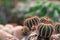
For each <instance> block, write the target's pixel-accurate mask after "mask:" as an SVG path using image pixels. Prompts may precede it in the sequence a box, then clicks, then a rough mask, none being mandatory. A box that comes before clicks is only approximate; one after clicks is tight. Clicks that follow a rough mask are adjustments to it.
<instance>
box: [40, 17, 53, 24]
mask: <svg viewBox="0 0 60 40" xmlns="http://www.w3.org/2000/svg"><path fill="white" fill-rule="evenodd" d="M40 23H50V24H53V21H52V19H50V18H49V17H41V18H40Z"/></svg>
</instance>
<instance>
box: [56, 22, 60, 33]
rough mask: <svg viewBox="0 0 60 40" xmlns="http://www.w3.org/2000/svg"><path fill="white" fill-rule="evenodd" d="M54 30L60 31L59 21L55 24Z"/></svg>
mask: <svg viewBox="0 0 60 40" xmlns="http://www.w3.org/2000/svg"><path fill="white" fill-rule="evenodd" d="M55 32H56V33H60V23H56V24H55Z"/></svg>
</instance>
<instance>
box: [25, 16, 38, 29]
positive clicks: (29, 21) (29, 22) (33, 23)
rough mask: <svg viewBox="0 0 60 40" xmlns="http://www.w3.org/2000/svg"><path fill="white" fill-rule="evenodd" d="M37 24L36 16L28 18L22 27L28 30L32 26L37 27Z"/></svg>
mask: <svg viewBox="0 0 60 40" xmlns="http://www.w3.org/2000/svg"><path fill="white" fill-rule="evenodd" d="M38 24H39V18H38V17H37V16H33V17H29V18H27V19H26V20H25V21H24V26H27V27H28V28H29V29H30V30H31V28H32V26H37V25H38Z"/></svg>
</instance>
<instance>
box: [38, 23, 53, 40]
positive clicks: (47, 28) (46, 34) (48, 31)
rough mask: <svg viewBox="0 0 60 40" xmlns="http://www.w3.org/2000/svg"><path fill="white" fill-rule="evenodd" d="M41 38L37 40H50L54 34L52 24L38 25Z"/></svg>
mask: <svg viewBox="0 0 60 40" xmlns="http://www.w3.org/2000/svg"><path fill="white" fill-rule="evenodd" d="M38 31H39V36H38V38H37V40H42V39H44V40H49V38H50V36H51V35H52V32H53V26H52V25H51V24H44V23H40V24H39V25H38Z"/></svg>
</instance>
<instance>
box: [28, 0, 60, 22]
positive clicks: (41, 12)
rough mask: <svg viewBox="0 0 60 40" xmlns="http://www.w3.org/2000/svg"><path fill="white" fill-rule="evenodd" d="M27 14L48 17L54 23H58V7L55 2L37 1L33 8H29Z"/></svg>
mask: <svg viewBox="0 0 60 40" xmlns="http://www.w3.org/2000/svg"><path fill="white" fill-rule="evenodd" d="M29 13H34V14H35V15H37V16H39V17H42V16H49V17H51V18H52V19H53V20H54V21H60V17H59V16H60V5H58V4H57V3H56V2H55V3H53V2H50V1H39V2H37V4H36V5H35V6H33V7H31V8H30V11H29Z"/></svg>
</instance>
